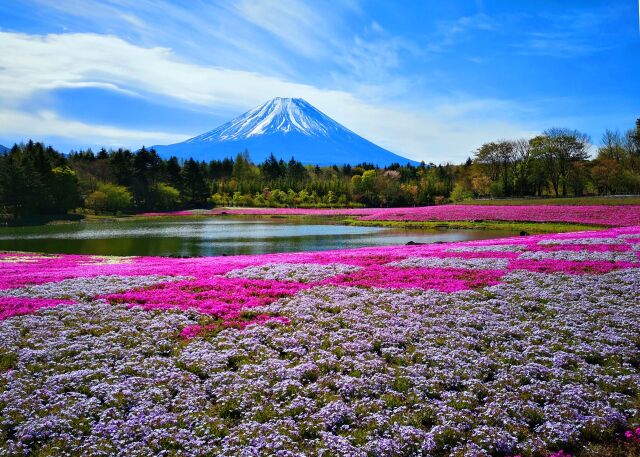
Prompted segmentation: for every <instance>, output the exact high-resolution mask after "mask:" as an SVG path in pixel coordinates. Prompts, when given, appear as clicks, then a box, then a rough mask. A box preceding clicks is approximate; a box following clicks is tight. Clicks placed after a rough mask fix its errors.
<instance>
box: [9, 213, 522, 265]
mask: <svg viewBox="0 0 640 457" xmlns="http://www.w3.org/2000/svg"><path fill="white" fill-rule="evenodd" d="M512 235H514V233H512V232H500V231H495V230H492V231H478V230H435V231H422V230H400V229H390V228H382V227H352V226H346V225H336V224H323V223H309V222H308V221H304V222H296V221H291V220H282V221H279V220H271V219H269V220H265V219H234V218H230V217H224V218H210V219H198V220H187V219H185V220H176V221H169V222H167V221H166V220H163V221H154V220H153V219H149V220H148V221H140V220H136V221H127V220H121V221H114V222H89V223H74V224H61V225H45V226H37V227H0V251H32V252H46V253H67V254H96V255H123V256H128V255H154V256H183V257H198V256H211V255H234V254H262V253H270V252H293V251H317V250H327V249H343V248H354V247H363V246H385V245H393V244H395V245H400V244H406V243H407V242H408V241H415V242H419V243H433V242H436V241H446V242H450V241H465V240H478V239H487V238H498V237H504V236H512Z"/></svg>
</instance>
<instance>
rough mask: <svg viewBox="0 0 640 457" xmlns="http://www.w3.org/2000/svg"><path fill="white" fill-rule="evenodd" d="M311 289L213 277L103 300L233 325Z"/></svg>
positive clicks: (113, 296)
mask: <svg viewBox="0 0 640 457" xmlns="http://www.w3.org/2000/svg"><path fill="white" fill-rule="evenodd" d="M308 287H309V286H308V285H305V284H301V283H296V282H286V281H282V282H279V281H263V280H255V279H244V278H223V277H214V278H211V279H206V280H205V279H201V280H196V281H180V282H173V283H166V284H160V285H157V286H155V287H150V288H148V289H143V290H134V291H129V292H123V293H120V294H110V295H106V296H105V297H104V298H105V299H107V300H109V301H110V302H112V303H124V304H128V305H131V306H140V307H142V308H143V309H146V310H152V309H181V310H188V309H193V310H196V311H199V312H201V313H203V314H209V315H212V316H215V317H219V318H222V319H224V320H227V321H231V320H233V319H237V318H238V316H240V312H241V311H242V310H243V309H247V308H254V307H256V306H265V305H268V304H270V303H273V302H274V301H276V300H278V299H280V298H284V297H289V296H292V295H294V294H295V293H296V292H298V291H299V290H302V289H304V288H308Z"/></svg>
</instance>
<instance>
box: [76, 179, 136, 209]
mask: <svg viewBox="0 0 640 457" xmlns="http://www.w3.org/2000/svg"><path fill="white" fill-rule="evenodd" d="M131 200H132V197H131V192H129V191H128V190H127V188H126V187H124V186H117V185H115V184H109V183H99V184H98V189H97V190H96V191H95V192H92V193H91V194H89V195H88V196H87V198H86V200H85V204H86V206H87V208H89V209H92V210H94V211H95V212H97V213H99V212H103V211H108V212H111V213H114V214H115V213H118V212H122V211H127V210H128V209H129V208H131Z"/></svg>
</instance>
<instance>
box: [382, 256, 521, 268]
mask: <svg viewBox="0 0 640 457" xmlns="http://www.w3.org/2000/svg"><path fill="white" fill-rule="evenodd" d="M387 265H388V266H393V267H401V268H465V269H470V270H504V269H506V268H507V267H508V266H509V260H508V259H501V258H470V259H466V258H462V257H409V258H407V259H404V260H400V261H398V262H391V263H388V264H387Z"/></svg>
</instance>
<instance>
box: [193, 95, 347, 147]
mask: <svg viewBox="0 0 640 457" xmlns="http://www.w3.org/2000/svg"><path fill="white" fill-rule="evenodd" d="M340 131H347V132H349V133H352V132H351V131H350V130H348V129H347V128H346V127H343V126H342V125H340V124H338V123H337V122H335V121H334V120H333V119H331V118H330V117H328V116H326V115H325V114H323V113H322V112H320V111H319V110H317V109H316V108H314V107H313V106H312V105H310V104H309V103H308V102H307V101H305V100H303V99H302V98H281V97H276V98H274V99H272V100H269V101H268V102H266V103H264V104H263V105H260V106H258V107H256V108H253V109H252V110H250V111H247V112H246V113H244V114H242V115H241V116H238V117H236V118H235V119H233V120H231V121H230V122H227V123H226V124H224V125H221V126H220V127H218V128H216V129H214V130H211V131H209V132H206V133H203V134H202V135H199V136H197V137H195V138H191V139H190V140H188V141H187V142H189V143H191V142H198V141H236V140H241V139H247V138H251V137H254V136H258V135H267V134H272V133H290V132H298V133H301V134H303V135H307V136H325V137H326V136H329V135H331V134H332V133H337V132H340Z"/></svg>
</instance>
